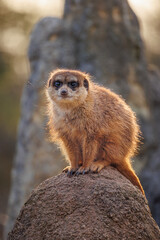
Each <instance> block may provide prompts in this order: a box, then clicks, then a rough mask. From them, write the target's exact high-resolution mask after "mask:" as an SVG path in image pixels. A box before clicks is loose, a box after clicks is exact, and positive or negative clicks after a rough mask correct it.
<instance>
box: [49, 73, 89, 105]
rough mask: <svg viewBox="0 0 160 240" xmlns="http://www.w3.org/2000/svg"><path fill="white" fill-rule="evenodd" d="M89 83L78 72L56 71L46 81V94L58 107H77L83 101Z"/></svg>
mask: <svg viewBox="0 0 160 240" xmlns="http://www.w3.org/2000/svg"><path fill="white" fill-rule="evenodd" d="M88 90H89V81H88V80H87V79H86V78H85V76H84V75H83V73H81V72H79V71H71V70H67V71H61V70H60V71H58V72H56V73H55V74H53V75H51V78H50V79H49V80H48V86H47V92H48V95H49V97H50V99H51V100H53V101H54V102H55V103H57V104H60V105H62V104H63V105H65V104H67V106H69V104H71V106H73V105H79V104H81V103H82V102H84V101H85V99H86V97H87V95H88Z"/></svg>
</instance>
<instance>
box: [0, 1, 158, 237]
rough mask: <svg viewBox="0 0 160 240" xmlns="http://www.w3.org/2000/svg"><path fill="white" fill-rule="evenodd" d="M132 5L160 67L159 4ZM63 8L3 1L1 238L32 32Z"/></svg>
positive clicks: (46, 3) (148, 51)
mask: <svg viewBox="0 0 160 240" xmlns="http://www.w3.org/2000/svg"><path fill="white" fill-rule="evenodd" d="M129 4H130V6H131V7H132V9H133V10H134V12H135V13H136V15H137V17H138V19H139V22H140V29H141V37H142V39H143V40H144V43H145V54H146V57H147V60H148V63H149V64H151V65H154V66H155V67H158V68H159V66H160V47H159V43H160V34H159V32H160V1H159V0H141V1H139V0H129ZM63 9H64V0H35V1H32V0H23V1H21V0H1V1H0V29H1V31H0V109H1V112H0V238H1V237H2V228H3V226H4V225H5V222H6V220H7V211H6V210H7V201H8V194H9V190H10V184H11V168H12V163H13V158H14V154H15V146H16V136H17V126H18V120H19V117H20V101H21V94H22V91H23V86H24V83H25V82H27V81H28V78H29V74H30V67H29V62H28V59H27V48H28V45H29V39H30V33H31V31H32V28H33V26H34V24H35V23H36V22H37V21H39V19H40V18H42V17H45V16H56V17H62V15H63Z"/></svg>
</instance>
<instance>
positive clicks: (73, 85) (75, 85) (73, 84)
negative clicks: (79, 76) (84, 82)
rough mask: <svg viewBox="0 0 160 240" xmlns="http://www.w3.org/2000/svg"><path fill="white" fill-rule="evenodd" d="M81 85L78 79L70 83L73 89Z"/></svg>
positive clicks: (69, 85)
mask: <svg viewBox="0 0 160 240" xmlns="http://www.w3.org/2000/svg"><path fill="white" fill-rule="evenodd" d="M78 86H79V83H78V82H76V81H71V82H69V83H68V87H70V88H71V89H72V90H75V89H76V88H77V87H78Z"/></svg>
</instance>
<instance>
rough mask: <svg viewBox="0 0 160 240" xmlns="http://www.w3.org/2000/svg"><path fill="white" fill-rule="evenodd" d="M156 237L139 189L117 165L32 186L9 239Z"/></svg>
mask: <svg viewBox="0 0 160 240" xmlns="http://www.w3.org/2000/svg"><path fill="white" fill-rule="evenodd" d="M14 239H16V240H20V239H23V240H31V239H32V240H34V239H35V240H42V239H45V240H53V239H54V240H56V239H57V240H61V239H63V240H68V239H74V240H78V239H87V240H97V239H99V240H103V239H104V240H106V239H108V240H113V239H115V240H118V239H119V240H122V239H123V240H128V239H129V240H132V239H133V240H135V239H136V240H138V239H143V240H151V239H152V240H158V239H160V230H159V228H158V226H157V225H156V223H155V221H154V220H153V218H152V217H151V214H150V210H149V207H148V205H147V201H146V200H145V198H144V197H143V195H142V194H141V192H140V191H139V190H138V189H137V188H136V187H134V186H133V185H132V184H131V183H130V182H129V180H127V179H126V178H125V177H124V176H122V175H121V174H120V173H119V172H118V171H117V170H116V169H114V168H112V167H108V168H107V169H105V170H102V171H101V172H100V173H99V174H88V175H80V176H78V177H77V176H73V177H71V178H68V177H67V176H66V174H61V175H58V176H56V177H52V178H49V179H47V180H46V181H44V182H43V183H42V184H40V185H39V186H38V187H37V188H36V189H35V190H33V191H32V194H31V196H30V197H29V199H28V201H27V202H26V203H25V204H24V206H23V208H22V209H21V212H20V214H19V216H18V218H17V220H16V222H15V226H14V228H13V230H12V231H11V232H10V233H9V235H8V240H14Z"/></svg>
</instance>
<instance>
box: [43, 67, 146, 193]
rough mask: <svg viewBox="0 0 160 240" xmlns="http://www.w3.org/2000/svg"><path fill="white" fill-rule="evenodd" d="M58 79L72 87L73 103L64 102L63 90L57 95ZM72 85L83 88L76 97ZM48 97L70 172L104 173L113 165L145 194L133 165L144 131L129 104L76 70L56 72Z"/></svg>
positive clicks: (55, 132)
mask: <svg viewBox="0 0 160 240" xmlns="http://www.w3.org/2000/svg"><path fill="white" fill-rule="evenodd" d="M56 79H61V80H62V81H64V82H65V83H66V85H64V86H65V87H66V88H67V91H68V97H66V98H63V97H61V95H60V90H58V91H57V90H56V89H55V87H54V86H53V82H54V81H55V80H56ZM72 79H75V80H76V81H78V83H79V87H78V88H77V89H76V90H75V91H72V89H70V88H69V87H68V86H67V82H68V81H70V80H72ZM84 79H86V80H87V81H88V84H89V86H88V88H86V87H85V86H84ZM86 80H85V81H86ZM46 92H47V96H48V100H49V104H48V114H49V119H50V120H49V128H50V134H51V136H52V140H53V141H55V142H57V143H58V144H59V145H60V147H61V149H62V151H63V152H64V154H65V156H66V159H67V160H68V161H69V163H70V166H69V167H67V168H66V169H65V170H66V171H70V172H71V171H72V172H76V171H77V172H78V173H86V172H88V171H91V172H96V171H97V172H99V171H100V170H101V169H103V168H104V167H106V166H109V165H112V166H114V167H116V168H117V169H118V170H119V171H120V172H121V173H122V174H123V175H124V176H126V177H127V178H128V179H129V180H130V181H131V182H132V183H133V184H134V185H136V186H138V187H139V188H140V190H141V191H142V193H143V194H144V191H143V188H142V186H141V184H140V181H139V179H138V177H137V176H136V174H135V172H134V170H133V168H132V166H131V160H130V159H131V157H132V156H133V155H134V154H135V152H136V149H137V144H138V142H139V126H138V125H137V122H136V117H135V114H134V113H133V111H132V110H131V109H130V107H129V106H128V105H127V104H126V103H125V101H124V100H123V99H122V98H121V97H119V96H118V95H117V94H115V93H113V92H111V91H110V90H109V89H106V88H104V87H101V86H98V85H97V84H95V83H93V82H92V81H91V77H90V76H89V75H88V74H86V73H83V72H81V71H74V70H65V69H62V70H56V71H53V72H52V73H51V75H50V77H49V80H48V85H47V89H46Z"/></svg>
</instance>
